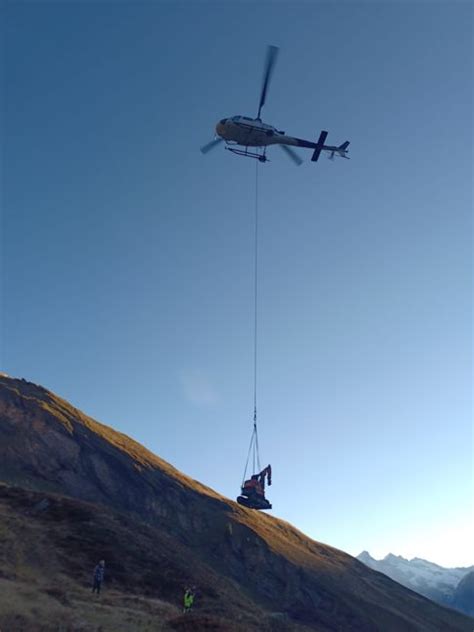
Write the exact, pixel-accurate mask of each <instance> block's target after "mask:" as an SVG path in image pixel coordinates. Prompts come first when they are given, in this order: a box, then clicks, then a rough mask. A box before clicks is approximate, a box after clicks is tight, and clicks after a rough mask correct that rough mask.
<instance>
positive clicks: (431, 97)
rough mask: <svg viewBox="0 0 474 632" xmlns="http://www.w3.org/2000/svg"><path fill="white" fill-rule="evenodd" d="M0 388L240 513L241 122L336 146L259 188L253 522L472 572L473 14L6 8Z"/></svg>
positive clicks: (375, 7) (245, 403) (245, 376)
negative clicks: (269, 505) (267, 519)
mask: <svg viewBox="0 0 474 632" xmlns="http://www.w3.org/2000/svg"><path fill="white" fill-rule="evenodd" d="M2 12H3V15H2V18H1V19H2V21H3V23H4V27H3V28H4V29H5V34H6V63H5V65H4V69H5V89H6V90H5V92H4V96H3V106H4V116H3V127H4V141H3V143H2V144H3V172H4V173H3V184H4V192H3V217H2V219H3V223H2V241H1V245H2V252H3V258H2V266H3V271H2V357H1V362H2V367H3V370H5V371H7V372H8V373H9V374H10V375H14V376H24V377H25V378H26V379H29V380H32V381H34V382H37V383H41V384H43V385H44V386H46V387H48V388H50V389H52V390H54V391H55V392H57V393H58V394H60V395H62V396H64V397H65V398H67V399H69V400H70V401H71V402H72V403H73V404H74V405H76V406H78V407H80V408H81V409H83V410H84V411H85V412H87V413H89V414H90V415H92V416H93V417H95V418H97V419H99V420H100V421H102V422H104V423H107V424H110V425H112V426H113V427H115V428H117V429H119V430H121V431H123V432H125V433H127V434H129V435H130V436H132V437H134V438H136V439H137V440H139V441H140V442H142V443H144V444H145V445H146V446H147V447H148V448H150V449H151V450H152V451H154V452H156V453H157V454H158V455H160V456H161V457H163V458H165V459H166V460H168V461H170V462H172V463H173V464H174V465H175V466H177V467H178V468H180V469H181V470H183V471H184V472H186V473H187V474H189V475H191V476H193V477H194V478H196V479H199V480H201V481H202V482H204V483H206V484H208V485H210V486H211V487H213V488H215V489H216V490H217V491H219V492H221V493H223V494H225V495H228V496H231V497H233V496H234V497H235V496H236V494H237V493H238V490H239V484H240V481H241V476H242V473H243V466H244V461H245V456H246V450H247V446H248V441H249V438H250V432H251V427H252V413H253V410H252V409H253V348H252V345H253V337H252V336H253V331H252V325H253V285H252V283H253V278H252V274H253V259H252V253H253V182H254V170H255V164H254V163H253V161H251V160H249V159H244V158H238V157H236V156H233V155H231V154H230V153H229V152H226V151H224V149H223V148H222V147H220V148H218V149H216V150H215V151H214V152H213V153H211V154H208V155H206V156H202V155H201V154H200V152H199V147H200V145H203V144H204V143H206V142H208V141H209V140H211V139H212V138H213V134H214V125H215V122H216V121H217V120H218V119H220V118H222V117H225V116H231V115H233V114H244V115H249V116H254V115H255V114H256V110H257V104H258V96H259V90H260V82H261V77H262V66H263V60H264V56H265V49H266V46H267V45H268V44H275V45H277V46H280V48H281V50H280V56H279V60H278V65H277V67H276V69H275V73H274V77H273V82H272V85H271V88H270V93H269V96H268V101H267V105H266V107H265V109H264V112H263V115H264V116H263V118H264V120H265V121H267V122H269V123H271V124H274V125H275V126H277V127H278V128H279V129H284V130H286V132H287V133H289V134H294V135H296V136H299V137H302V138H308V139H315V138H316V137H317V136H318V135H319V132H320V130H321V129H326V130H329V138H328V141H329V142H332V143H341V142H343V141H344V140H346V139H348V140H350V141H351V147H350V155H351V160H350V161H348V160H347V161H345V160H336V161H334V163H331V162H330V161H328V160H326V159H325V158H324V157H323V158H322V159H321V160H320V162H318V163H317V165H315V164H312V163H311V162H309V157H310V154H309V152H308V153H306V154H305V153H304V152H302V151H301V152H300V153H301V155H302V156H304V157H305V158H306V159H307V161H306V162H305V163H304V164H303V165H302V166H301V167H299V168H298V167H296V166H295V165H294V164H293V163H291V162H290V161H288V159H287V158H286V156H285V155H284V154H283V152H281V151H280V150H279V149H278V148H274V149H272V150H270V152H269V156H270V158H271V162H270V163H268V164H266V165H261V166H260V167H259V169H260V190H261V197H260V219H261V224H260V230H261V232H260V236H261V240H260V294H259V319H260V338H259V348H258V352H259V367H258V403H259V428H260V442H261V448H262V460H263V461H264V462H265V463H266V462H271V463H272V466H273V469H274V485H273V486H272V488H270V489H269V493H268V496H269V498H270V500H271V501H272V502H273V505H274V512H273V513H274V514H275V515H277V516H280V517H282V518H284V519H286V520H289V521H290V522H292V523H293V524H295V525H296V526H297V527H299V528H300V529H302V530H303V531H304V532H306V533H307V534H309V535H310V536H312V537H314V538H315V539H317V540H320V541H323V542H326V543H328V544H331V545H333V546H336V547H338V548H341V549H343V550H346V551H348V552H349V553H352V554H358V553H359V552H360V551H361V550H362V549H368V550H369V551H370V552H371V553H372V554H373V555H374V556H380V555H383V554H386V553H388V552H389V551H392V552H393V553H395V554H401V555H404V556H407V557H413V556H419V557H426V558H428V559H431V560H432V561H435V562H439V563H441V564H443V565H464V564H473V563H474V553H473V551H472V547H471V546H470V545H469V536H468V522H467V521H468V519H469V518H470V508H469V504H470V502H471V498H472V493H473V482H472V449H473V446H472V425H471V424H472V398H471V387H472V373H471V368H472V367H471V354H472V340H471V317H472V313H471V210H472V189H471V186H472V166H473V164H472V133H473V127H472V108H473V103H472V88H473V79H472V59H473V51H472V26H473V20H472V17H473V15H472V6H471V5H470V3H463V2H445V3H443V2H433V3H427V2H393V3H388V2H380V3H375V2H364V3H357V2H352V3H348V2H341V3H335V2H330V3H316V2H314V3H309V2H308V3H298V2H291V3H284V2H271V3H270V2H269V3H265V2H259V3H251V2H219V3H211V2H198V1H196V2H187V3H179V2H173V3H171V2H163V3H160V2H154V3H151V2H149V3H142V4H140V3H123V2H117V3H113V2H101V3H93V2H80V3H79V2H78V3H73V2H63V3H57V2H52V3H41V2H37V3H26V2H25V3H6V4H4V5H3V7H2Z"/></svg>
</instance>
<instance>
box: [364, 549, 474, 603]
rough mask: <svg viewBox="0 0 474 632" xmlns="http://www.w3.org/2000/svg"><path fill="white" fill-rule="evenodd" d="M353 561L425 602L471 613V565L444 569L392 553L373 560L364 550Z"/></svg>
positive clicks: (473, 577)
mask: <svg viewBox="0 0 474 632" xmlns="http://www.w3.org/2000/svg"><path fill="white" fill-rule="evenodd" d="M357 559H359V560H360V561H361V562H363V563H364V564H365V565H366V566H368V567H369V568H372V569H374V570H375V571H379V572H380V573H383V574H384V575H387V576H388V577H390V578H391V579H394V580H395V581H396V582H398V583H399V584H402V586H406V587H407V588H411V589H412V590H414V591H416V592H417V593H419V594H420V595H423V596H425V597H428V599H432V600H433V601H436V602H437V603H440V604H442V605H445V606H449V607H451V608H456V610H459V611H460V612H464V613H465V614H469V615H473V614H474V566H469V567H466V568H444V567H443V566H438V564H434V563H433V562H428V561H427V560H423V559H421V558H419V557H414V558H413V559H412V560H407V559H405V558H404V557H402V556H401V555H393V554H392V553H389V554H388V555H386V556H385V557H384V558H383V559H382V560H376V559H374V558H373V557H372V556H371V555H370V554H369V553H368V552H367V551H362V553H361V554H360V555H358V556H357Z"/></svg>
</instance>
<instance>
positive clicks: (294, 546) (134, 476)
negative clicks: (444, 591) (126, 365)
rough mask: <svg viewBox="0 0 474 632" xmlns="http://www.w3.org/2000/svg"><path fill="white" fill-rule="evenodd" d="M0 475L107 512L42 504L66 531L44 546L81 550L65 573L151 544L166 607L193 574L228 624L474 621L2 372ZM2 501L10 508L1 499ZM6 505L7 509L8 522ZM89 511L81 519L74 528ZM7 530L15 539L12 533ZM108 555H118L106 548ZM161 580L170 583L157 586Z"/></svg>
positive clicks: (323, 626)
mask: <svg viewBox="0 0 474 632" xmlns="http://www.w3.org/2000/svg"><path fill="white" fill-rule="evenodd" d="M0 480H3V481H4V482H6V483H8V484H10V485H16V486H19V487H23V488H27V489H31V490H36V491H37V492H42V493H43V495H44V494H51V493H52V494H60V495H65V496H69V497H71V498H75V499H78V500H81V501H87V502H89V503H95V504H97V505H104V506H107V507H108V508H109V510H113V512H109V511H107V512H102V511H101V510H100V509H99V508H96V509H95V510H94V511H95V516H97V517H100V520H104V521H107V520H109V521H110V522H108V523H107V524H108V526H105V522H104V523H101V524H102V526H103V527H104V528H105V533H107V534H108V535H107V537H102V539H98V533H99V532H98V531H97V530H94V529H86V528H84V529H79V530H78V531H75V527H73V525H72V522H71V524H70V523H69V522H68V521H67V520H65V521H64V520H63V519H62V518H61V517H60V515H59V514H55V512H54V511H53V510H50V511H49V514H48V511H46V512H45V513H44V515H43V514H41V520H42V521H43V520H47V521H48V520H49V521H50V524H51V529H52V530H53V531H54V529H56V528H59V526H58V525H59V524H60V523H61V524H62V527H61V529H62V533H63V537H64V538H66V540H65V543H64V542H63V544H62V545H61V546H62V549H60V547H59V545H58V543H57V542H53V543H50V544H49V545H48V546H51V549H52V550H53V551H54V555H60V553H59V551H60V550H61V551H63V553H61V555H63V556H64V555H66V556H67V551H68V545H67V542H68V538H70V539H71V541H70V546H71V549H73V550H74V551H80V552H81V553H82V556H81V559H80V561H79V563H78V564H77V565H76V566H75V565H74V564H72V565H70V571H69V570H68V568H69V567H68V564H66V563H64V564H63V566H60V572H61V573H63V574H64V575H65V577H66V578H67V580H66V579H65V581H74V582H78V581H80V579H79V577H82V574H83V573H84V572H85V571H84V569H86V571H87V569H88V568H89V567H90V565H91V563H94V561H95V559H96V558H97V557H98V556H100V555H101V553H99V550H100V551H103V550H104V546H105V544H107V543H112V542H114V538H115V539H116V538H121V539H119V540H117V548H119V549H120V550H121V551H123V556H124V558H126V559H127V565H128V566H132V567H133V568H134V569H139V570H138V572H137V576H140V577H141V576H142V575H143V573H142V571H141V569H143V568H147V566H146V560H147V559H148V558H151V557H152V556H151V553H150V551H152V552H153V555H155V554H156V555H158V556H161V557H160V560H161V561H160V562H157V563H155V564H153V568H154V572H156V573H158V574H159V572H160V570H161V569H165V568H172V569H173V570H172V572H171V571H170V572H171V575H170V577H171V576H172V578H173V579H170V580H169V582H168V581H167V580H166V579H162V580H160V579H159V578H158V577H157V575H153V577H151V580H150V590H152V591H153V590H155V586H157V585H159V586H163V588H162V590H163V592H162V593H161V595H162V598H163V599H164V600H165V601H166V603H167V604H168V605H167V607H175V606H170V605H169V604H170V603H176V602H175V601H173V600H175V598H176V592H179V590H180V589H179V586H181V589H182V585H183V584H184V583H186V581H189V580H191V581H193V582H194V583H199V586H200V590H201V591H202V593H203V596H202V600H201V601H202V603H203V604H204V603H205V604H206V607H207V608H208V609H209V611H208V616H211V615H213V616H223V617H224V618H225V617H227V619H228V620H232V621H233V624H232V625H236V624H237V623H238V619H237V618H236V617H237V614H236V613H239V616H242V614H243V613H245V616H246V617H248V618H249V619H248V620H247V621H246V622H245V623H244V626H246V627H245V629H247V630H252V629H255V630H263V629H264V628H262V627H261V626H262V625H263V624H262V621H267V619H268V621H270V623H268V621H267V622H266V623H265V625H270V626H271V627H270V628H269V629H275V630H276V629H283V628H282V627H281V626H286V627H285V629H291V627H289V626H290V624H291V625H293V624H298V625H301V626H305V627H307V628H308V629H313V630H319V631H321V632H323V631H329V630H343V631H345V630H348V631H351V630H359V631H361V632H371V631H377V630H380V631H383V632H391V631H393V632H400V631H402V630H403V631H404V632H405V631H406V632H410V631H417V630H419V631H424V630H426V631H428V630H431V631H433V632H438V631H439V630H446V631H449V630H452V631H455V630H459V631H461V630H466V632H467V631H469V632H471V630H472V628H473V627H474V626H473V623H474V622H473V620H472V619H470V618H468V617H464V616H463V615H460V614H458V613H456V612H454V611H451V610H448V609H445V608H442V607H440V606H437V605H435V604H434V603H432V602H430V601H429V600H427V599H425V598H423V597H421V596H419V595H417V594H416V593H414V592H412V591H410V590H407V589H406V588H403V587H402V586H400V585H399V584H397V583H395V582H393V581H392V580H390V579H389V578H387V577H385V576H384V575H382V574H380V573H377V572H375V571H372V570H371V569H369V568H367V567H365V566H364V565H363V564H362V563H360V562H359V561H358V560H356V559H354V558H353V557H351V556H349V555H347V554H345V553H343V552H341V551H338V550H337V549H334V548H331V547H329V546H327V545H324V544H321V543H318V542H315V541H313V540H311V539H309V538H307V537H306V536H304V535H303V534H302V533H300V532H299V531H297V530H296V529H295V528H294V527H292V526H291V525H289V524H288V523H285V522H283V521H281V520H278V519H277V518H274V517H272V516H268V515H264V514H261V513H257V512H255V511H252V510H249V509H246V508H244V507H241V506H239V505H237V504H236V503H234V502H233V501H230V500H228V499H226V498H223V497H222V496H219V495H218V494H217V493H215V492H214V491H212V490H211V489H209V488H207V487H205V486H203V485H201V484H200V483H198V482H196V481H194V480H192V479H190V478H188V477H186V476H185V475H183V474H182V473H180V472H179V471H177V470H176V469H175V468H173V467H172V466H171V465H169V464H168V463H166V462H164V461H163V460H161V459H159V458H158V457H156V456H155V455H153V454H151V453H150V452H149V451H147V450H146V449H145V448H143V447H142V446H140V445H139V444H137V443H136V442H135V441H133V440H131V439H129V438H128V437H126V436H125V435H123V434H120V433H118V432H115V431H114V430H112V429H111V428H108V427H107V426H104V425H102V424H99V423H97V422H95V421H94V420H92V419H90V418H89V417H87V416H86V415H84V414H83V413H81V412H80V411H78V410H77V409H75V408H73V407H72V406H71V405H69V404H68V403H67V402H65V401H64V400H62V399H60V398H59V397H57V396H55V395H53V394H52V393H50V392H49V391H47V390H45V389H43V388H42V387H39V386H36V385H34V384H31V383H28V382H25V381H21V380H15V379H11V378H7V377H0ZM15 493H16V494H20V495H21V492H19V491H12V490H9V491H8V492H7V495H8V494H10V498H12V497H11V494H13V495H14V494H15ZM38 498H39V497H38ZM48 498H49V496H48ZM51 498H53V497H51ZM31 502H33V500H32V501H31ZM55 502H57V503H58V506H62V507H66V508H73V507H75V508H76V509H74V511H78V512H79V513H80V511H86V510H85V509H81V508H83V507H85V505H83V504H82V503H77V502H76V503H72V502H71V501H68V500H66V499H57V500H55V501H54V502H53V500H51V499H50V503H52V506H55V505H54V503H55ZM89 507H90V506H89ZM8 511H9V512H13V514H14V513H15V511H16V510H15V509H14V505H12V504H11V503H9V509H8ZM67 511H69V509H67ZM71 511H73V509H71ZM87 511H89V512H90V511H91V509H90V508H89V509H87ZM87 511H86V513H87ZM20 513H21V512H20ZM13 514H12V518H11V519H12V520H16V519H17V518H15V517H14V516H13ZM28 515H29V517H27V516H26V515H24V514H21V516H22V517H21V516H20V518H18V519H21V520H23V523H24V525H25V527H24V528H25V529H27V528H33V526H34V521H35V520H38V519H39V518H38V515H37V514H31V515H30V514H28ZM61 515H62V514H61ZM88 515H89V516H90V514H88ZM90 520H91V518H90V517H89V518H87V519H84V521H83V526H84V527H85V525H86V524H89V522H90ZM125 521H126V524H125ZM144 523H146V524H144ZM74 524H75V522H74ZM134 524H136V525H137V526H136V527H134V526H132V525H134ZM101 529H102V527H101ZM121 529H123V531H121ZM127 530H131V531H134V530H137V533H138V530H140V534H145V535H143V536H142V535H140V537H143V542H142V544H141V545H140V546H139V547H138V548H137V546H136V542H134V538H131V537H130V536H129V535H128V536H127V535H126V531H127ZM100 532H101V533H104V532H103V531H100ZM11 533H12V534H13V535H12V536H11V537H12V538H13V543H15V541H16V538H15V533H17V531H16V530H15V529H14V530H13V531H11ZM18 533H20V532H18ZM86 534H87V537H86ZM107 555H109V556H111V558H110V559H114V560H117V559H118V558H117V556H115V557H114V548H112V549H111V550H107ZM104 556H105V553H104ZM61 559H63V558H61ZM112 566H113V565H112ZM23 568H24V570H25V571H26V573H27V575H28V573H29V572H30V568H32V563H31V562H28V560H27V561H26V563H25V564H24V567H23ZM133 572H134V573H135V572H136V571H135V570H134V571H133ZM111 573H112V575H111V585H112V586H114V585H116V586H117V588H120V590H124V589H125V590H127V591H129V592H130V595H132V594H134V593H137V594H142V593H143V592H144V591H145V588H144V584H143V581H144V580H143V579H141V580H140V583H139V584H137V580H136V581H135V582H133V581H132V582H131V583H130V585H128V584H127V583H126V582H125V580H124V576H125V575H126V569H122V571H121V570H120V566H119V565H116V570H114V568H112V570H111ZM120 573H122V575H121V574H120ZM190 574H191V575H192V578H190V577H189V575H190ZM145 576H146V574H145ZM166 577H167V575H166V573H165V571H164V570H163V578H166ZM4 581H8V578H7V579H6V580H4ZM22 581H23V580H22ZM24 581H26V583H28V582H27V580H24ZM114 582H115V584H114ZM168 583H169V586H170V588H169V590H170V592H169V593H168V592H166V591H167V590H168V589H165V588H164V587H165V586H166V585H168ZM151 585H152V586H151ZM32 586H34V583H33V584H32ZM147 590H148V589H147ZM145 592H146V591H145ZM147 594H149V593H147ZM0 599H1V598H0ZM0 612H2V610H1V609H0ZM262 613H263V615H262ZM265 617H267V619H265ZM255 621H258V623H257V624H255ZM227 624H228V622H227ZM140 625H141V624H140ZM178 625H181V624H179V622H178ZM185 625H189V620H188V623H185ZM206 625H207V624H206ZM209 625H211V623H209ZM212 625H214V624H212ZM219 625H220V626H221V627H217V628H215V627H214V629H225V628H224V627H222V626H224V623H222V622H221V623H220V624H219ZM204 626H205V624H204V622H203V621H202V622H201V623H200V624H199V625H198V627H194V628H193V629H196V630H198V629H206V627H204ZM276 626H280V627H276ZM111 629H112V628H111ZM135 629H146V628H140V627H136V628H135ZM150 629H160V628H150ZM183 629H184V628H183ZM207 629H212V628H209V627H208V628H207Z"/></svg>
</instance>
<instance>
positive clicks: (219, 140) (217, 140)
mask: <svg viewBox="0 0 474 632" xmlns="http://www.w3.org/2000/svg"><path fill="white" fill-rule="evenodd" d="M223 140H224V139H223V138H215V139H214V140H211V142H210V143H207V145H203V146H202V147H201V153H202V154H207V152H208V151H211V149H214V147H217V145H219V144H220V143H222V141H223Z"/></svg>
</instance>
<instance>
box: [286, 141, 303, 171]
mask: <svg viewBox="0 0 474 632" xmlns="http://www.w3.org/2000/svg"><path fill="white" fill-rule="evenodd" d="M280 147H281V148H282V149H283V151H284V152H285V153H286V155H287V156H288V158H291V160H292V161H293V162H294V163H296V164H297V165H298V167H299V166H300V165H301V163H302V162H303V159H302V158H300V157H299V156H298V154H297V153H296V152H295V151H293V150H292V149H290V148H289V147H288V145H280Z"/></svg>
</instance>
